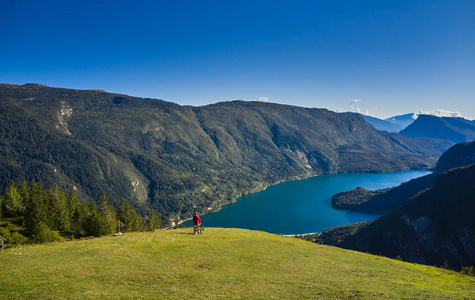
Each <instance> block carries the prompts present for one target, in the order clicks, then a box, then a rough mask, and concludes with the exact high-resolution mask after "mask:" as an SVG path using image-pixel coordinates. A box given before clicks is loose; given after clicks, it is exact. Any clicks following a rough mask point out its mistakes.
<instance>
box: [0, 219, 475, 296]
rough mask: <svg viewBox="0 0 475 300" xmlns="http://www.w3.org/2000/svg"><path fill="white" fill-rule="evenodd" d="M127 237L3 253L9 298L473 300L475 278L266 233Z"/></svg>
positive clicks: (0, 277) (1, 284) (3, 283)
mask: <svg viewBox="0 0 475 300" xmlns="http://www.w3.org/2000/svg"><path fill="white" fill-rule="evenodd" d="M192 231H193V230H192V228H183V229H175V230H165V231H156V232H153V233H151V232H139V233H126V234H124V235H123V236H120V237H103V238H96V239H86V240H76V241H69V242H61V243H52V244H45V245H32V246H22V247H18V248H11V249H6V250H2V251H0V263H1V266H2V272H1V274H0V291H1V292H0V294H1V295H0V298H2V299H24V298H31V299H64V298H67V299H136V298H144V299H157V298H158V299H191V298H193V299H315V298H317V299H326V298H331V299H335V298H336V299H353V298H357V299H470V298H472V299H473V295H475V278H474V277H471V276H467V275H462V274H460V273H457V272H453V271H448V270H444V269H438V268H434V267H429V266H423V265H417V264H411V263H405V262H401V261H397V260H391V259H387V258H383V257H378V256H373V255H369V254H364V253H359V252H355V251H348V250H344V249H339V248H335V247H330V246H322V245H317V244H314V243H310V242H307V241H304V240H301V239H297V238H291V237H283V236H279V235H274V234H269V233H265V232H259V231H250V230H241V229H223V228H206V233H205V234H204V235H193V234H192Z"/></svg>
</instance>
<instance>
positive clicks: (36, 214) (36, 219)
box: [23, 181, 50, 237]
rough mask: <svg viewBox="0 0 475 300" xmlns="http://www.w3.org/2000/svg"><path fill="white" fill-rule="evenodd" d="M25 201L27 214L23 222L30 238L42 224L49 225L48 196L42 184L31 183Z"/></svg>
mask: <svg viewBox="0 0 475 300" xmlns="http://www.w3.org/2000/svg"><path fill="white" fill-rule="evenodd" d="M24 200H25V214H24V217H23V222H24V224H25V228H26V231H27V233H28V234H29V236H30V237H31V236H32V235H33V234H34V233H35V229H36V226H38V225H39V224H40V223H45V225H46V226H48V227H50V224H48V221H49V220H48V217H47V216H48V206H47V202H48V194H47V193H46V191H44V190H43V187H42V186H41V184H39V183H36V182H34V181H32V182H31V184H30V188H29V189H28V193H27V197H26V199H24Z"/></svg>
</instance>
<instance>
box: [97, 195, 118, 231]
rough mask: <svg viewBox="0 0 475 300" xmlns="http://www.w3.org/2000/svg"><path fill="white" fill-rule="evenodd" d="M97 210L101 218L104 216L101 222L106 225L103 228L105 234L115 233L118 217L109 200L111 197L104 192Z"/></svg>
mask: <svg viewBox="0 0 475 300" xmlns="http://www.w3.org/2000/svg"><path fill="white" fill-rule="evenodd" d="M97 210H98V213H99V216H100V218H102V220H101V223H102V226H103V227H104V228H103V229H102V230H103V231H104V234H111V233H114V231H115V228H116V225H117V218H116V214H115V211H114V207H113V206H112V204H111V203H110V202H109V199H108V198H107V196H106V194H104V193H103V194H102V196H101V200H100V201H99V203H98V207H97Z"/></svg>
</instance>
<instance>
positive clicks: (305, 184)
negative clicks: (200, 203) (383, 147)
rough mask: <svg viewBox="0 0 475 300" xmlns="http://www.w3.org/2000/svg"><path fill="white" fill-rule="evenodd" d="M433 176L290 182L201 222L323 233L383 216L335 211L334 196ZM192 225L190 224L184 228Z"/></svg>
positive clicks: (330, 177)
mask: <svg viewBox="0 0 475 300" xmlns="http://www.w3.org/2000/svg"><path fill="white" fill-rule="evenodd" d="M429 173H430V172H427V171H402V172H394V173H386V174H336V175H321V176H316V177H312V178H308V179H303V180H295V181H287V182H283V183H280V184H277V185H273V186H270V187H268V188H267V189H266V190H264V191H261V192H258V193H254V194H250V195H246V196H242V197H240V198H238V199H237V201H236V202H234V203H231V204H228V205H225V206H223V208H222V209H221V210H220V211H218V212H215V213H212V214H207V215H204V216H201V219H202V220H203V225H204V226H205V227H226V228H245V229H252V230H262V231H267V232H270V233H280V234H301V233H310V232H321V231H324V230H326V229H328V228H330V227H334V226H340V225H346V224H351V223H356V222H361V221H369V220H372V219H374V218H377V217H379V216H380V215H379V214H368V213H361V212H351V211H347V210H337V209H333V208H332V207H331V203H330V201H331V197H332V196H333V195H334V194H336V193H338V192H342V191H347V190H350V189H353V188H356V187H358V186H362V187H364V188H366V189H369V190H375V189H382V188H387V187H391V186H397V185H399V184H401V183H402V182H405V181H408V180H411V179H413V178H416V177H420V176H424V175H427V174H429ZM191 224H192V223H191V222H190V221H187V222H185V224H184V225H185V226H191Z"/></svg>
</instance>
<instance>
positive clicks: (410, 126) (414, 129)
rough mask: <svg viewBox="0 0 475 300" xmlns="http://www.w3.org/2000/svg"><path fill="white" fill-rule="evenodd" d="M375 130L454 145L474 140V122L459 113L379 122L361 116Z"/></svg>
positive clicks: (415, 115) (443, 112)
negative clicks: (440, 140) (432, 139)
mask: <svg viewBox="0 0 475 300" xmlns="http://www.w3.org/2000/svg"><path fill="white" fill-rule="evenodd" d="M361 116H362V117H363V118H364V119H365V120H366V121H367V122H368V123H370V124H371V125H373V126H374V127H375V128H376V129H378V130H381V131H388V132H398V133H400V134H402V135H405V136H411V137H430V138H436V139H443V140H449V141H452V142H454V143H460V142H469V141H472V140H475V121H474V120H468V119H465V118H463V117H462V116H461V115H460V113H458V112H456V113H451V112H448V111H443V110H437V111H435V112H419V113H417V114H416V113H410V114H405V115H400V116H395V117H391V118H387V119H385V120H381V119H378V118H375V117H371V116H367V115H361Z"/></svg>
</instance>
